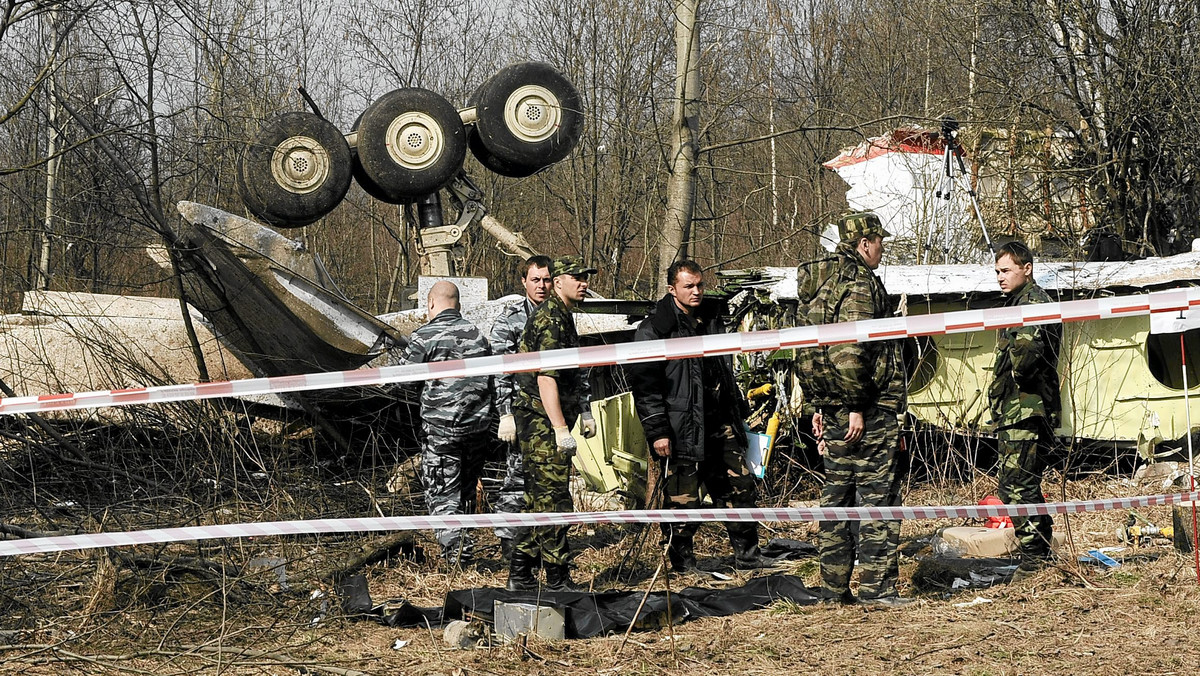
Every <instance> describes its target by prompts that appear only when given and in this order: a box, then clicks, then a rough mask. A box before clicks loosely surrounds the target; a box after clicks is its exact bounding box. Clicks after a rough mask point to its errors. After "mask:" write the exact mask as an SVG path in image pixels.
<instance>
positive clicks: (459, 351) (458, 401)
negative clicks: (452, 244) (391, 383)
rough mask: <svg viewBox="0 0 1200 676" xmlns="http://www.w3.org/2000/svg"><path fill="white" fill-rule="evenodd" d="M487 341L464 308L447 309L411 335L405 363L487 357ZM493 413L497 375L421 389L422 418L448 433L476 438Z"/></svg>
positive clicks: (428, 426) (428, 384) (402, 359)
mask: <svg viewBox="0 0 1200 676" xmlns="http://www.w3.org/2000/svg"><path fill="white" fill-rule="evenodd" d="M491 353H492V350H491V348H490V347H488V343H487V339H485V338H484V337H483V334H482V333H480V331H479V329H478V328H476V327H475V325H474V324H472V323H471V322H469V321H467V320H465V319H463V316H462V314H461V313H460V312H459V311H458V310H454V309H449V310H442V311H441V312H439V313H438V315H437V316H436V317H434V318H433V319H432V320H431V321H430V322H429V323H428V324H426V325H424V326H422V327H421V328H419V329H417V330H416V331H413V332H412V335H411V336H409V340H408V347H406V348H405V349H404V354H402V355H401V356H400V363H401V364H423V363H428V362H435V361H447V360H450V359H467V358H469V357H486V356H488V355H490V354H491ZM491 415H492V378H491V376H468V377H465V378H445V379H436V380H427V381H425V383H424V386H423V388H422V391H421V420H422V421H423V423H424V425H425V428H426V429H433V430H435V431H437V432H438V433H439V434H442V435H450V436H453V435H459V434H471V433H474V432H478V431H480V430H482V429H483V428H485V427H487V426H488V424H489V423H490V422H491Z"/></svg>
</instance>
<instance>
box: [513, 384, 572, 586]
mask: <svg viewBox="0 0 1200 676" xmlns="http://www.w3.org/2000/svg"><path fill="white" fill-rule="evenodd" d="M536 405H537V406H538V408H539V409H540V407H541V406H540V404H536ZM513 413H514V414H515V415H516V418H517V435H518V438H519V441H520V444H521V456H522V457H521V462H522V465H523V466H524V470H525V511H526V512H570V511H573V510H574V508H575V506H574V504H573V503H572V502H571V489H570V486H569V484H568V481H569V480H570V471H571V458H570V457H568V456H567V455H566V454H565V453H562V452H560V451H559V450H558V443H557V442H556V441H555V439H554V429H553V427H552V426H551V425H550V419H549V418H547V417H546V414H545V413H544V412H543V411H541V410H534V409H531V408H526V407H524V406H516V407H514V409H513ZM573 423H574V421H573V420H568V422H567V424H568V426H570V425H571V424H573ZM567 528H568V527H567V526H538V527H529V528H519V529H517V532H516V534H515V538H514V540H513V547H514V548H515V549H519V550H520V551H521V552H523V553H525V554H528V555H529V556H531V557H534V558H539V557H540V558H541V560H542V562H543V563H547V564H551V565H556V564H565V563H567V562H568V557H569V554H570V547H569V546H568V544H567Z"/></svg>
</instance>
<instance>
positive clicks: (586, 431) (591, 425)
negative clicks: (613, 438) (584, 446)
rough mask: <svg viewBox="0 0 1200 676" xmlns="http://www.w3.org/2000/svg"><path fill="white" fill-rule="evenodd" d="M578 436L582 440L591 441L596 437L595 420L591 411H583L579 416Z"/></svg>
mask: <svg viewBox="0 0 1200 676" xmlns="http://www.w3.org/2000/svg"><path fill="white" fill-rule="evenodd" d="M579 434H581V435H582V436H583V438H584V439H591V438H592V437H594V436H596V419H595V418H593V417H592V412H591V411H585V412H584V413H583V415H581V416H579Z"/></svg>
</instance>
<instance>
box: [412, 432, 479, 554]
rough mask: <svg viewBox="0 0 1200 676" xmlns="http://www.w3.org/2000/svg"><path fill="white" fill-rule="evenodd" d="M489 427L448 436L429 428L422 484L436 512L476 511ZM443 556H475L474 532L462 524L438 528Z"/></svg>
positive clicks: (424, 442)
mask: <svg viewBox="0 0 1200 676" xmlns="http://www.w3.org/2000/svg"><path fill="white" fill-rule="evenodd" d="M486 435H487V430H486V429H485V430H483V431H481V432H477V433H473V434H465V435H455V436H447V435H445V434H439V433H436V432H433V431H431V430H429V429H426V430H425V434H424V439H423V440H422V447H421V484H422V486H423V487H424V489H425V504H426V506H427V507H428V509H429V513H430V514H431V515H433V516H444V515H448V514H469V513H471V512H473V511H475V503H476V495H477V493H476V490H477V485H478V483H479V476H480V473H481V472H482V469H483V454H482V450H481V449H483V448H486V442H487V437H486ZM434 535H436V536H437V541H438V544H440V545H441V546H442V556H443V557H444V558H445V559H446V560H447V561H450V562H452V563H453V562H456V561H458V560H460V558H461V560H463V561H469V560H471V557H472V556H473V554H474V552H473V546H472V542H471V536H470V533H468V532H466V531H464V530H463V529H461V528H445V529H439V530H435V531H434Z"/></svg>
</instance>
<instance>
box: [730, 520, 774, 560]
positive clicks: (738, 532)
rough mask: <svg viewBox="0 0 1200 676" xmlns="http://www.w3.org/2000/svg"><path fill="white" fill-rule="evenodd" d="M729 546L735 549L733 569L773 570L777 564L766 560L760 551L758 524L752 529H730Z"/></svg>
mask: <svg viewBox="0 0 1200 676" xmlns="http://www.w3.org/2000/svg"><path fill="white" fill-rule="evenodd" d="M729 544H730V546H732V547H733V567H734V568H737V569H738V570H756V569H758V568H771V567H773V566H774V565H775V562H774V561H772V560H771V559H765V558H763V556H762V553H761V552H760V551H759V549H758V524H754V525H753V526H752V527H750V528H746V529H744V530H743V529H740V528H731V529H729Z"/></svg>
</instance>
